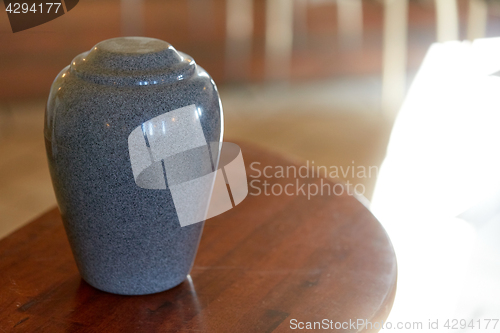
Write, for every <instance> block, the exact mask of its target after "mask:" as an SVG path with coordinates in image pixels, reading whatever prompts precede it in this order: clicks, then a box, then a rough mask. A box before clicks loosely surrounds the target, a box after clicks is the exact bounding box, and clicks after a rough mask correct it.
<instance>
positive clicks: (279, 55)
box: [265, 0, 293, 80]
mask: <svg viewBox="0 0 500 333" xmlns="http://www.w3.org/2000/svg"><path fill="white" fill-rule="evenodd" d="M292 46H293V1H290V0H266V46H265V48H266V60H265V62H266V64H265V66H266V69H265V71H266V77H267V78H268V79H285V80H286V79H288V78H289V76H290V66H291V58H292Z"/></svg>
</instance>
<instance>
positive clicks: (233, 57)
mask: <svg viewBox="0 0 500 333" xmlns="http://www.w3.org/2000/svg"><path fill="white" fill-rule="evenodd" d="M253 29H254V28H253V1H252V0H226V56H225V62H224V63H225V67H226V68H225V70H226V73H225V76H226V77H227V78H229V79H234V80H245V79H247V76H248V74H249V72H250V65H251V57H252V54H251V53H252V35H253Z"/></svg>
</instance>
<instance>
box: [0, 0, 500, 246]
mask: <svg viewBox="0 0 500 333" xmlns="http://www.w3.org/2000/svg"><path fill="white" fill-rule="evenodd" d="M471 14H472V15H471ZM499 16H500V5H499V4H498V3H496V2H484V1H482V0H479V1H478V0H476V1H475V0H472V1H469V0H459V1H454V0H438V1H434V0H412V1H406V0H397V1H391V0H387V1H382V0H268V1H265V0H169V1H163V0H161V1H160V0H122V1H119V0H99V1H97V0H85V1H80V3H79V4H78V6H77V7H75V10H72V11H70V12H68V13H67V14H65V15H63V16H62V17H59V18H58V19H55V20H53V21H50V22H48V23H45V24H43V25H40V26H37V27H34V28H31V29H28V30H25V31H21V32H18V33H15V34H14V33H12V31H11V29H10V26H9V22H8V19H7V15H6V14H2V15H0V155H1V156H2V158H1V159H0V220H1V223H0V237H2V236H5V235H6V234H8V233H9V232H11V231H12V230H14V229H15V228H17V227H19V226H20V225H22V224H23V223H26V222H28V221H29V220H31V219H32V218H34V217H35V216H37V215H38V214H40V213H42V212H43V211H44V210H46V209H48V208H50V207H51V206H53V205H54V204H55V199H54V195H53V193H52V188H51V184H50V180H49V175H48V170H47V165H46V161H45V153H44V144H43V137H42V124H43V121H42V119H43V112H44V103H45V99H46V98H47V95H48V91H49V87H50V85H51V83H52V80H53V79H54V77H55V76H56V74H57V73H58V72H59V71H60V70H61V69H62V68H63V67H65V66H66V65H67V64H69V63H70V61H71V60H72V59H73V57H74V56H76V55H77V54H79V53H81V52H85V51H87V50H89V49H90V48H91V47H92V46H93V45H95V44H96V43H98V42H99V41H101V40H104V39H107V38H112V37H117V36H149V37H156V38H160V39H163V40H166V41H168V42H169V43H171V44H172V45H174V47H176V48H177V49H179V50H181V51H183V52H185V53H187V54H189V55H191V56H192V57H194V59H195V60H196V61H197V62H198V64H200V65H201V66H202V67H204V68H205V69H206V70H207V71H208V72H209V73H210V74H211V75H212V77H213V78H214V80H215V82H216V83H217V84H218V86H219V88H220V91H221V98H222V103H223V107H224V112H225V117H226V126H225V131H226V132H225V134H226V138H227V139H230V140H245V141H251V142H255V143H257V144H259V145H261V146H264V147H268V148H270V149H273V150H276V151H278V152H281V153H283V154H286V155H288V156H290V157H291V158H295V159H296V160H298V161H299V162H304V161H306V160H309V161H311V162H312V161H314V162H315V164H316V165H327V166H330V165H336V166H349V165H352V164H355V165H364V166H379V165H380V163H381V162H382V160H383V158H384V155H385V149H386V146H387V141H388V138H389V135H390V130H391V128H392V123H393V119H394V116H395V114H396V112H397V110H398V108H399V106H400V104H401V101H402V99H403V97H404V94H405V91H406V87H407V86H408V84H407V83H408V82H410V81H411V79H412V77H413V75H414V73H415V72H416V70H417V69H418V68H419V65H420V64H421V62H422V60H423V58H424V56H425V54H426V52H427V49H428V48H429V46H430V45H431V44H432V43H433V42H436V41H437V40H441V41H443V40H446V39H467V38H476V37H484V36H496V35H499V34H500V20H499V19H498V17H499ZM375 181H376V177H372V178H369V179H361V180H357V182H361V183H363V185H365V189H366V190H365V193H364V195H365V197H367V198H368V199H370V198H371V195H372V193H373V188H374V184H375Z"/></svg>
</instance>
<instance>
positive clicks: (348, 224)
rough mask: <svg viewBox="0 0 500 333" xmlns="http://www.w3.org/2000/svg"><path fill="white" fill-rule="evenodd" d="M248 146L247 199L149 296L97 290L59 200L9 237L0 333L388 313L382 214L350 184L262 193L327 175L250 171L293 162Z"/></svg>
mask: <svg viewBox="0 0 500 333" xmlns="http://www.w3.org/2000/svg"><path fill="white" fill-rule="evenodd" d="M240 146H241V148H242V152H243V158H244V159H245V164H246V165H247V176H248V177H249V180H254V179H257V180H258V181H257V182H254V183H253V184H254V187H252V188H250V194H249V196H248V197H247V198H246V199H245V200H244V201H243V202H242V203H241V204H240V205H238V206H237V207H236V208H234V209H232V210H230V211H228V212H226V213H224V214H222V215H220V216H217V217H215V218H212V219H210V220H208V221H207V222H206V224H205V229H204V232H203V236H202V239H201V243H200V247H199V250H198V255H197V258H196V261H195V264H194V267H193V269H192V271H191V276H190V277H188V279H186V281H185V282H183V283H182V284H181V285H179V286H178V287H175V288H173V289H171V290H168V291H165V292H162V293H158V294H153V295H146V296H120V295H113V294H109V293H105V292H101V291H99V290H96V289H94V288H93V287H91V286H89V285H88V284H87V283H86V282H84V281H83V280H82V279H81V278H80V275H79V274H78V271H77V268H76V265H75V263H74V260H73V257H72V254H71V250H70V248H69V244H68V241H67V238H66V235H65V232H64V228H63V225H62V221H61V217H60V215H59V211H58V210H57V209H56V208H55V209H53V210H51V211H49V212H47V213H46V214H44V215H43V216H41V217H39V218H38V219H36V220H35V221H33V222H31V223H29V224H28V225H26V226H25V227H23V228H21V229H20V230H18V231H16V232H14V233H13V234H11V235H10V236H8V237H6V238H4V239H2V240H1V241H0V332H11V331H13V332H15V331H19V332H35V331H40V332H62V331H65V332H66V331H68V332H290V331H296V330H292V328H293V327H295V325H299V322H302V323H304V325H306V324H307V322H321V323H322V324H324V323H325V322H324V321H323V320H324V319H326V321H328V323H329V325H335V323H337V325H343V326H344V328H343V329H337V330H335V328H334V329H332V330H331V331H339V332H357V331H358V329H359V328H360V327H358V326H356V327H355V328H353V326H349V327H347V326H346V325H345V323H348V322H349V321H351V322H352V321H357V320H358V319H362V320H365V321H369V322H371V323H372V324H374V323H376V322H380V321H382V320H385V319H386V318H387V316H388V314H389V312H390V309H391V307H392V302H393V299H394V295H395V291H396V279H397V267H396V258H395V255H394V251H393V248H392V246H391V243H390V240H389V238H388V237H387V234H386V233H385V231H384V229H383V228H382V226H381V225H380V224H379V222H378V221H377V220H376V219H375V218H374V217H373V216H372V214H371V213H370V212H369V211H368V210H367V209H366V208H365V207H364V206H363V205H362V204H361V203H360V202H359V201H357V200H356V199H355V198H354V197H352V196H349V195H346V194H345V193H344V194H343V195H327V194H326V191H325V193H324V195H316V196H313V197H311V198H310V200H309V199H308V198H307V195H302V193H301V192H299V194H298V195H296V193H295V194H294V195H291V196H288V195H284V194H282V195H269V196H266V195H264V193H262V194H261V195H254V194H256V192H257V190H256V189H255V187H259V188H261V189H262V190H263V182H264V180H267V182H268V183H269V184H270V185H273V184H280V186H282V187H284V186H285V185H287V184H293V188H295V187H296V186H297V183H296V181H297V179H298V182H299V183H298V185H299V186H300V185H301V184H305V190H306V191H307V186H308V184H317V185H320V184H321V179H319V178H299V177H298V178H275V177H273V178H265V177H264V175H261V177H260V178H253V177H255V176H257V174H258V172H257V171H255V169H259V170H262V169H263V168H264V167H265V166H284V167H286V166H292V165H293V163H291V162H289V161H287V160H286V159H284V158H282V157H280V156H278V155H277V154H274V153H270V152H266V151H264V150H260V149H257V148H255V147H253V146H249V145H240ZM252 162H260V164H254V167H253V168H252V169H250V168H249V167H248V166H249V165H250V164H251V163H252ZM271 170H277V169H276V168H272V169H271V168H269V169H268V171H271ZM291 176H292V175H291ZM323 183H324V180H323ZM328 184H330V185H332V183H328ZM311 186H312V187H311V188H312V189H314V185H311ZM288 189H289V193H290V192H291V191H292V186H289V188H288ZM278 190H279V186H278V185H276V186H275V193H277V191H278ZM338 190H339V187H337V193H339V191H338ZM268 193H269V192H268ZM306 193H307V192H306ZM294 320H296V321H294ZM375 326H376V325H375ZM316 328H318V327H316ZM321 331H328V330H321ZM362 331H365V332H376V331H378V330H377V329H375V328H374V329H370V327H368V328H365V329H364V330H362Z"/></svg>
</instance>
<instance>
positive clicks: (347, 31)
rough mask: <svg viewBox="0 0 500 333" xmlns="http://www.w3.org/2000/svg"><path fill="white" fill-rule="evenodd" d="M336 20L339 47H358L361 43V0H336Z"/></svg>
mask: <svg viewBox="0 0 500 333" xmlns="http://www.w3.org/2000/svg"><path fill="white" fill-rule="evenodd" d="M337 21H338V27H339V40H340V46H341V48H343V49H359V48H360V47H361V45H362V43H363V3H362V0H337Z"/></svg>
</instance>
